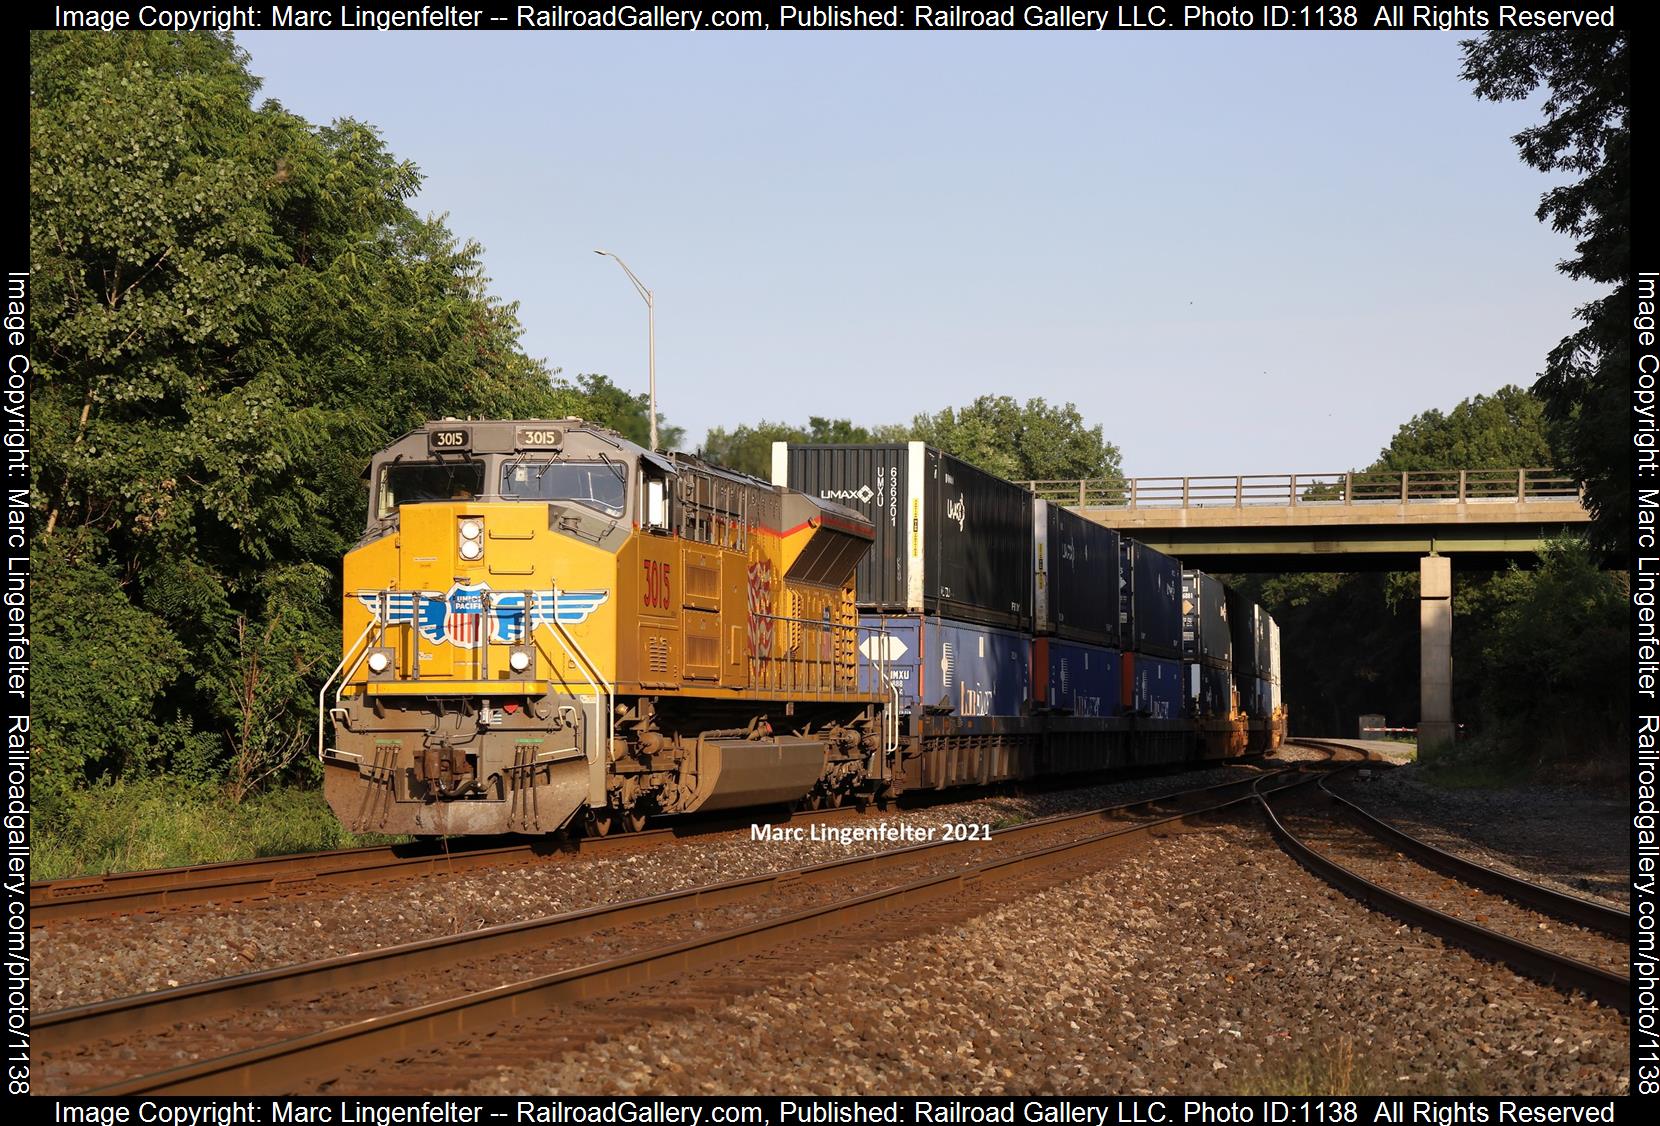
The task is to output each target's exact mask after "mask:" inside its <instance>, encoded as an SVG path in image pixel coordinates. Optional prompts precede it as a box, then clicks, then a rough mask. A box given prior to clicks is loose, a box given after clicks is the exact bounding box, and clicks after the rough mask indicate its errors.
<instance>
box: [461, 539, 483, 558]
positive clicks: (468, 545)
mask: <svg viewBox="0 0 1660 1126" xmlns="http://www.w3.org/2000/svg"><path fill="white" fill-rule="evenodd" d="M483 554H484V545H483V544H481V543H479V542H478V541H477V540H462V541H461V558H463V559H477V558H478V557H479V556H480V555H483Z"/></svg>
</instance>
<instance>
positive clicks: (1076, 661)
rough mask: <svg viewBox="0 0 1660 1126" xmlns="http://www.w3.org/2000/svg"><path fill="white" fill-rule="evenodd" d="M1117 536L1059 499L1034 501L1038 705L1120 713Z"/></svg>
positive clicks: (1056, 709)
mask: <svg viewBox="0 0 1660 1126" xmlns="http://www.w3.org/2000/svg"><path fill="white" fill-rule="evenodd" d="M1118 567H1119V537H1118V533H1117V532H1115V531H1113V530H1112V529H1110V528H1105V527H1102V526H1101V525H1100V524H1097V523H1095V522H1094V521H1091V520H1086V519H1084V518H1083V517H1082V516H1079V515H1078V514H1077V513H1075V512H1071V511H1069V510H1067V509H1065V508H1062V507H1061V506H1060V505H1058V504H1050V503H1049V502H1048V501H1045V500H1039V499H1036V498H1033V500H1032V568H1033V570H1032V605H1033V608H1034V627H1035V632H1036V633H1037V638H1036V639H1035V640H1034V641H1033V642H1032V674H1033V679H1032V690H1033V699H1034V702H1035V703H1036V704H1037V706H1038V708H1039V709H1040V710H1043V711H1048V712H1058V713H1063V714H1067V715H1075V716H1116V715H1118V714H1119V713H1120V711H1121V700H1122V698H1123V697H1122V681H1121V671H1120V661H1119V654H1118V643H1119V605H1118V601H1119V599H1118V590H1119V579H1118Z"/></svg>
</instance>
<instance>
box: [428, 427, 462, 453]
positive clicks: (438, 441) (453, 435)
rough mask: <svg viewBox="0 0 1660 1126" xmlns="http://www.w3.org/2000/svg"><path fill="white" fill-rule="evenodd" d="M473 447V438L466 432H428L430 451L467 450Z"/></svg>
mask: <svg viewBox="0 0 1660 1126" xmlns="http://www.w3.org/2000/svg"><path fill="white" fill-rule="evenodd" d="M472 446H473V436H472V434H471V433H470V432H468V431H466V430H430V431H428V432H427V449H429V450H467V449H471V448H472Z"/></svg>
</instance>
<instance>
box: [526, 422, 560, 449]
mask: <svg viewBox="0 0 1660 1126" xmlns="http://www.w3.org/2000/svg"><path fill="white" fill-rule="evenodd" d="M564 443H565V432H564V431H563V430H561V429H559V427H557V426H521V427H519V432H518V434H516V435H515V436H514V438H513V448H514V449H518V450H533V449H550V448H551V449H558V448H559V447H560V446H562V445H564Z"/></svg>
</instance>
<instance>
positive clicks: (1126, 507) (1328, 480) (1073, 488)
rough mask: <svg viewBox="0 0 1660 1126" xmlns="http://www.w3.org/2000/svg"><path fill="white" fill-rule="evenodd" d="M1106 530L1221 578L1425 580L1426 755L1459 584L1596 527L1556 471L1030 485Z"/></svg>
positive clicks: (1436, 729)
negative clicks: (1380, 573) (1378, 576)
mask: <svg viewBox="0 0 1660 1126" xmlns="http://www.w3.org/2000/svg"><path fill="white" fill-rule="evenodd" d="M1026 484H1027V487H1028V488H1030V489H1031V490H1032V492H1033V493H1035V494H1036V495H1038V496H1040V497H1043V498H1044V499H1046V500H1049V501H1051V502H1055V503H1059V504H1063V505H1066V506H1067V507H1069V508H1072V509H1075V510H1076V511H1077V512H1078V513H1079V514H1080V515H1083V516H1085V517H1087V518H1089V519H1091V520H1094V521H1096V522H1097V523H1100V524H1105V525H1106V526H1107V527H1109V528H1114V529H1117V530H1118V531H1121V532H1123V533H1125V534H1126V535H1130V536H1134V537H1135V538H1136V539H1138V540H1140V541H1141V542H1143V543H1145V544H1147V545H1148V546H1150V547H1155V548H1157V549H1159V550H1160V551H1164V552H1168V553H1169V554H1171V555H1175V556H1177V557H1179V558H1180V559H1181V560H1182V562H1183V563H1184V564H1185V565H1187V566H1190V567H1197V568H1199V569H1201V570H1204V571H1211V572H1220V573H1223V574H1226V573H1228V572H1262V571H1268V572H1285V571H1367V570H1389V571H1405V570H1410V569H1412V568H1413V567H1414V566H1416V567H1417V568H1418V575H1419V652H1420V658H1421V660H1420V673H1419V676H1420V680H1419V728H1418V742H1419V746H1420V747H1421V748H1424V747H1433V746H1435V745H1436V744H1443V743H1448V742H1451V740H1452V735H1453V715H1452V571H1453V565H1454V561H1455V560H1456V562H1457V564H1458V565H1459V567H1460V569H1463V570H1491V569H1495V568H1498V567H1503V566H1504V565H1505V564H1506V563H1510V562H1515V563H1518V564H1521V565H1524V566H1526V565H1528V564H1529V563H1531V562H1532V560H1533V559H1534V557H1535V553H1536V552H1537V551H1538V550H1539V547H1540V545H1541V544H1542V543H1543V542H1544V541H1545V540H1547V539H1549V538H1551V537H1552V536H1555V535H1559V534H1561V533H1562V532H1563V531H1565V530H1567V529H1569V528H1572V527H1575V526H1576V525H1581V524H1587V523H1589V522H1590V519H1591V514H1590V513H1589V512H1588V511H1587V510H1586V508H1585V504H1584V498H1583V494H1582V491H1581V489H1580V487H1579V484H1578V482H1576V481H1575V480H1573V479H1572V478H1571V477H1568V476H1565V475H1564V474H1562V473H1560V472H1557V471H1555V470H1550V469H1495V470H1489V469H1483V470H1476V469H1469V470H1436V471H1430V472H1412V473H1392V472H1365V473H1280V474H1258V475H1251V476H1236V477H1215V476H1211V477H1133V478H1130V479H1128V480H1125V481H1111V480H1099V479H1098V480H1083V481H1030V482H1027V483H1026Z"/></svg>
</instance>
